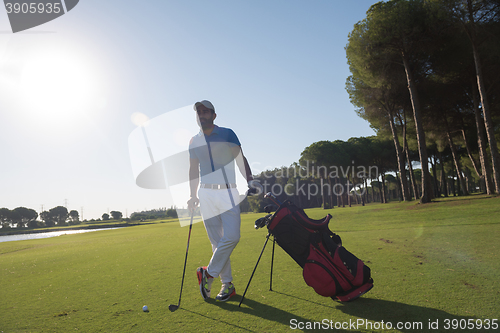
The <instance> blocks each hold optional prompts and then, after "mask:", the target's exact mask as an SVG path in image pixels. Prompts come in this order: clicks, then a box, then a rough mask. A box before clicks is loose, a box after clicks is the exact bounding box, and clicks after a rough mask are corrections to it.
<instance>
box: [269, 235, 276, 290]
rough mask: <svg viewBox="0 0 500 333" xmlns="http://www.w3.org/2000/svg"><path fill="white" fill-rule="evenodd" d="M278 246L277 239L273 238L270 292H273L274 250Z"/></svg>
mask: <svg viewBox="0 0 500 333" xmlns="http://www.w3.org/2000/svg"><path fill="white" fill-rule="evenodd" d="M275 246H276V239H274V237H273V254H272V256H271V274H270V276H269V291H273V265H274V248H275Z"/></svg>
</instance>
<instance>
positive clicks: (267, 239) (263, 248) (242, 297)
mask: <svg viewBox="0 0 500 333" xmlns="http://www.w3.org/2000/svg"><path fill="white" fill-rule="evenodd" d="M269 236H271V234H270V233H268V234H267V236H266V242H265V243H264V247H262V251H260V256H259V259H257V263H256V264H255V268H254V269H253V272H252V275H251V276H250V280H248V284H247V287H246V288H245V292H244V293H243V296H241V301H240V304H238V307H241V303H243V299H244V298H245V294H246V293H247V290H248V287H249V286H250V282H252V278H253V275H254V274H255V270H256V269H257V266H258V265H259V261H260V258H261V257H262V254H263V253H264V250H265V248H266V245H267V242H268V241H269ZM273 256H274V251H273ZM271 272H272V271H271Z"/></svg>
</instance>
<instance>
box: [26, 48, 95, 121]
mask: <svg viewBox="0 0 500 333" xmlns="http://www.w3.org/2000/svg"><path fill="white" fill-rule="evenodd" d="M91 70H92V68H91V67H90V66H89V65H88V64H86V63H85V62H84V61H83V60H82V59H81V58H79V57H77V56H75V55H74V54H71V53H70V52H67V51H61V50H58V51H57V52H56V51H54V50H52V51H51V52H45V53H42V54H37V55H34V56H33V57H32V58H30V59H28V60H27V62H26V63H25V66H24V69H23V71H22V76H21V86H20V89H21V94H22V96H23V102H24V103H25V104H26V107H27V108H28V110H29V113H30V115H31V116H33V117H34V118H36V119H37V120H39V121H42V122H44V123H53V124H59V123H60V122H67V121H71V120H77V119H78V118H80V117H81V116H82V115H83V114H85V112H86V111H87V109H88V108H89V107H92V103H90V102H91V101H92V98H93V97H94V96H92V95H93V94H92V89H93V86H95V83H94V82H93V78H92V75H91Z"/></svg>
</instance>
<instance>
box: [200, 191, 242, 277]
mask: <svg viewBox="0 0 500 333" xmlns="http://www.w3.org/2000/svg"><path fill="white" fill-rule="evenodd" d="M230 193H231V196H230ZM231 197H232V198H231ZM198 198H199V200H200V211H201V216H202V218H203V224H204V225H205V229H206V231H207V235H208V239H209V240H210V243H211V244H212V259H210V263H209V264H208V267H207V271H208V274H210V276H213V277H218V276H220V278H221V281H222V283H229V282H232V281H233V276H232V274H231V261H230V259H229V257H230V256H231V253H232V252H233V250H234V248H235V247H236V244H238V242H239V240H240V225H241V217H240V206H239V205H238V203H239V193H238V190H237V189H235V188H232V189H229V190H228V189H222V190H212V189H208V188H200V189H199V190H198ZM231 199H232V200H231Z"/></svg>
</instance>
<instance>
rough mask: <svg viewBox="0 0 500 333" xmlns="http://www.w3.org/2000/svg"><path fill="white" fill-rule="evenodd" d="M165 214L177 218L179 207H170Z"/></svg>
mask: <svg viewBox="0 0 500 333" xmlns="http://www.w3.org/2000/svg"><path fill="white" fill-rule="evenodd" d="M165 215H166V216H167V217H170V218H174V219H176V218H177V209H175V208H173V207H172V208H169V209H167V212H166V213H165Z"/></svg>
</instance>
